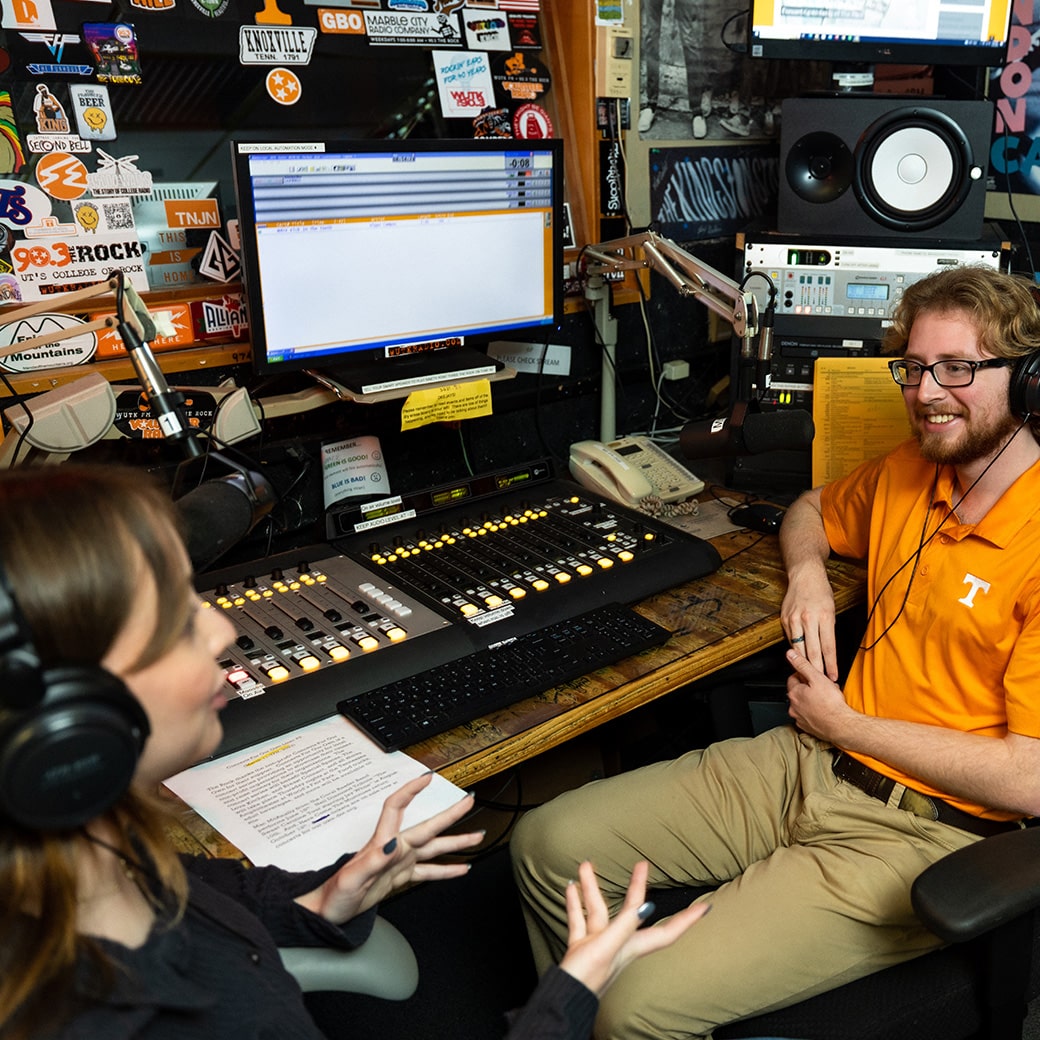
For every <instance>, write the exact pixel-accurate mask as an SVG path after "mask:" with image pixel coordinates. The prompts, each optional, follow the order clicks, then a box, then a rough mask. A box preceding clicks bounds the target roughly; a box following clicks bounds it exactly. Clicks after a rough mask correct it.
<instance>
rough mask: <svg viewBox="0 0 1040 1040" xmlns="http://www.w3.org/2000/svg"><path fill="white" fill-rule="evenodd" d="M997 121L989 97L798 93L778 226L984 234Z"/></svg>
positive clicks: (811, 230) (783, 134)
mask: <svg viewBox="0 0 1040 1040" xmlns="http://www.w3.org/2000/svg"><path fill="white" fill-rule="evenodd" d="M992 126H993V106H992V105H991V104H990V102H988V101H947V100H941V99H932V98H921V99H916V98H915V99H914V100H912V101H911V100H907V99H893V98H891V97H885V96H883V95H879V96H877V97H863V98H859V97H821V98H789V99H787V100H786V101H784V103H783V109H782V123H781V131H780V190H779V195H778V202H777V229H778V230H779V231H782V232H785V233H793V234H798V235H804V234H809V235H815V234H820V233H825V234H827V235H832V236H833V235H835V234H840V235H851V236H868V237H884V238H907V237H910V236H914V235H917V234H921V233H924V234H925V235H926V237H928V238H948V239H957V240H962V241H971V242H974V241H978V239H980V238H981V237H982V227H983V220H984V215H983V210H984V208H985V203H986V177H985V173H986V164H987V161H988V152H989V139H990V132H991V129H992Z"/></svg>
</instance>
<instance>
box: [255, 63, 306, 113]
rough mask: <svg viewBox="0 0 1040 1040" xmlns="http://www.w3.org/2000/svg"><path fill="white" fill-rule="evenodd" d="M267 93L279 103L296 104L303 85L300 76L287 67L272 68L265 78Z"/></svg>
mask: <svg viewBox="0 0 1040 1040" xmlns="http://www.w3.org/2000/svg"><path fill="white" fill-rule="evenodd" d="M264 82H265V84H266V86H267V93H268V94H270V95H271V98H272V100H274V101H277V102H278V104H279V105H295V104H296V102H297V101H299V100H300V94H301V93H302V92H303V86H302V84H301V83H300V77H299V76H297V75H296V73H295V72H293V71H291V70H290V69H286V68H281V67H279V68H276V69H271V71H270V72H269V73H268V74H267V78H266V79H265V81H264Z"/></svg>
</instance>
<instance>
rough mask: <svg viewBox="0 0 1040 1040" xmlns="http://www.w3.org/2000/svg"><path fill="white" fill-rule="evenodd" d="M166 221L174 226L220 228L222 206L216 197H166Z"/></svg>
mask: <svg viewBox="0 0 1040 1040" xmlns="http://www.w3.org/2000/svg"><path fill="white" fill-rule="evenodd" d="M163 207H164V208H165V210H166V223H167V224H168V225H169V226H170V227H172V228H218V227H220V207H219V206H218V205H217V200H216V199H164V200H163Z"/></svg>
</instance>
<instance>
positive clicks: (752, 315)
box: [584, 231, 759, 343]
mask: <svg viewBox="0 0 1040 1040" xmlns="http://www.w3.org/2000/svg"><path fill="white" fill-rule="evenodd" d="M639 249H642V251H643V258H642V259H638V258H637V257H636V256H635V251H636V250H639ZM630 250H631V251H632V254H631V255H629V251H630ZM584 252H585V255H586V256H587V257H589V258H590V259H591V260H592V261H593V262H592V263H591V264H590V265H589V267H588V272H589V274H590V275H603V274H606V273H609V272H611V271H632V270H638V269H641V268H649V269H650V270H655V271H657V272H658V273H659V274H661V275H662V276H663V277H664V278H666V279H667V280H668V281H669V282H670V283H671V284H672V286H673V287H674V288H675V290H676V292H678V293H679V295H680V296H684V297H687V296H694V297H696V298H697V299H698V300H699V301H700V302H701V303H703V304H704V306H705V307H707V308H708V309H709V310H711V311H712V312H714V313H715V314H717V315H718V316H719V317H720V318H723V319H725V320H726V321H728V322H729V324H730V325H731V326H732V327H733V331H734V332H735V333H736V334H737V335H738V336H739V337H740V338H741V339H743V340H744V341H745V343H749V342H750V340H752V339H754V337H755V336H757V335H758V331H759V318H758V302H757V301H756V299H755V296H754V294H753V293H751V292H749V291H747V290H746V289H743V288H741V286H739V285H738V284H737V283H736V282H735V281H733V279H732V278H727V277H726V276H725V275H724V274H722V273H721V272H719V271H716V270H715V268H714V267H711V266H710V265H709V264H706V263H704V262H703V261H702V260H698V259H697V258H696V257H695V256H693V255H692V254H691V253H688V252H686V250H685V249H683V248H682V247H681V246H678V245H676V243H675V242H673V241H672V240H671V239H670V238H665V237H663V236H662V235H659V234H657V232H656V231H641V232H639V233H638V234H635V235H628V236H626V237H624V238H615V239H611V240H610V241H609V242H599V243H597V244H596V245H591V246H586V247H585V250H584Z"/></svg>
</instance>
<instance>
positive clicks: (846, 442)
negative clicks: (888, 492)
mask: <svg viewBox="0 0 1040 1040" xmlns="http://www.w3.org/2000/svg"><path fill="white" fill-rule="evenodd" d="M889 360H890V359H889V358H817V360H816V365H815V367H814V372H813V423H814V424H815V426H816V436H815V438H814V439H813V449H812V482H813V486H814V487H817V486H819V485H820V484H826V483H828V482H829V481H832V480H836V479H837V478H838V477H843V476H845V474H846V473H849V472H850V471H851V470H853V469H855V467H856V466H858V465H859V464H860V463H861V462H865V461H866V460H867V459H872V458H874V457H875V456H877V455H883V454H884V453H885V452H887V451H891V449H892V448H894V447H895V446H896V445H897V444H899V443H901V442H902V441H905V440H906V439H907V438H908V437H910V435H911V434H910V424H909V421H908V420H907V417H906V408H905V407H904V405H903V395H902V393H901V392H900V389H899V387H898V386H896V384H895V382H894V381H893V379H892V374H891V373H890V372H889V370H888V362H889Z"/></svg>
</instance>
